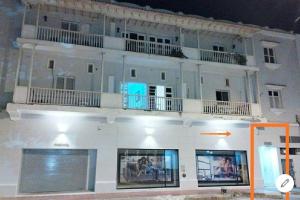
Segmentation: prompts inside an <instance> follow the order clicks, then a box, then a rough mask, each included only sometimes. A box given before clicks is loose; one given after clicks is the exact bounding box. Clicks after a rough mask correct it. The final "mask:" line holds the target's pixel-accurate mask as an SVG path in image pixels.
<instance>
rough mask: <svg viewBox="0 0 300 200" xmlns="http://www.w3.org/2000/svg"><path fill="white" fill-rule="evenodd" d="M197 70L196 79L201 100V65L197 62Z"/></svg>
mask: <svg viewBox="0 0 300 200" xmlns="http://www.w3.org/2000/svg"><path fill="white" fill-rule="evenodd" d="M197 71H198V76H197V77H198V81H199V87H200V88H199V89H200V95H199V97H200V99H201V101H202V100H203V87H202V82H201V77H202V74H201V65H200V64H197Z"/></svg>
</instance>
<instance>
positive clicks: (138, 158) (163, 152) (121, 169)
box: [117, 149, 179, 189]
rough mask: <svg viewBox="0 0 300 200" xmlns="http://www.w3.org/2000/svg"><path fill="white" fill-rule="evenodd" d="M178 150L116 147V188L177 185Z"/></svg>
mask: <svg viewBox="0 0 300 200" xmlns="http://www.w3.org/2000/svg"><path fill="white" fill-rule="evenodd" d="M178 162H179V161H178V150H170V149H118V180H117V182H118V183H117V184H118V185H117V187H118V189H126V188H163V187H179V166H178Z"/></svg>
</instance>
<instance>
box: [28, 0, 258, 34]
mask: <svg viewBox="0 0 300 200" xmlns="http://www.w3.org/2000/svg"><path fill="white" fill-rule="evenodd" d="M22 1H23V3H25V4H41V5H52V6H57V7H63V8H70V9H75V10H84V11H89V12H94V13H99V14H103V15H106V16H108V17H114V18H120V19H134V20H142V21H147V22H153V23H161V24H166V25H173V26H178V27H181V28H185V29H190V30H204V31H212V32H220V33H228V34H236V35H241V36H244V37H250V36H251V35H252V34H254V33H256V32H258V31H259V30H260V29H258V28H256V27H251V26H247V25H242V24H239V23H230V22H222V21H216V20H213V19H204V18H201V17H198V16H189V15H183V14H182V15H180V14H176V13H167V12H166V13H164V12H160V11H155V10H149V9H146V8H142V7H141V8H138V7H137V8H134V7H129V6H125V5H118V4H111V3H105V2H95V1H91V0H22Z"/></svg>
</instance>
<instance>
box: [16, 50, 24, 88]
mask: <svg viewBox="0 0 300 200" xmlns="http://www.w3.org/2000/svg"><path fill="white" fill-rule="evenodd" d="M22 57H23V47H22V46H21V47H20V49H19V55H18V64H17V69H16V79H15V87H17V86H18V85H19V75H20V68H21V62H22Z"/></svg>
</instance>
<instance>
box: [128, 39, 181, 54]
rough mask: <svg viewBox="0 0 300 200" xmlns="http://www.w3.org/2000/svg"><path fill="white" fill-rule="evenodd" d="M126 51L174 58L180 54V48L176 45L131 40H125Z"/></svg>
mask: <svg viewBox="0 0 300 200" xmlns="http://www.w3.org/2000/svg"><path fill="white" fill-rule="evenodd" d="M126 51H133V52H138V53H147V54H156V55H162V56H174V57H180V55H181V54H182V51H181V48H180V46H177V45H172V44H165V43H158V42H150V41H144V40H132V39H126Z"/></svg>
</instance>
